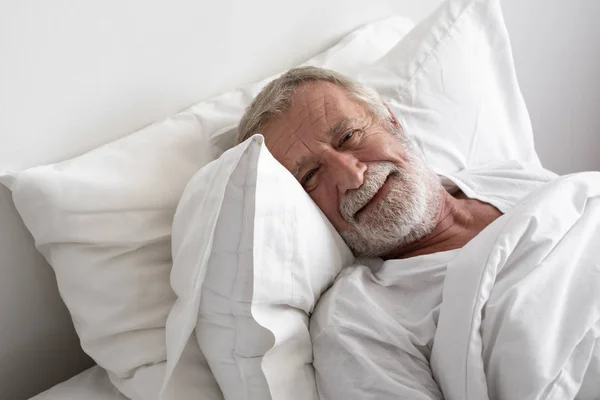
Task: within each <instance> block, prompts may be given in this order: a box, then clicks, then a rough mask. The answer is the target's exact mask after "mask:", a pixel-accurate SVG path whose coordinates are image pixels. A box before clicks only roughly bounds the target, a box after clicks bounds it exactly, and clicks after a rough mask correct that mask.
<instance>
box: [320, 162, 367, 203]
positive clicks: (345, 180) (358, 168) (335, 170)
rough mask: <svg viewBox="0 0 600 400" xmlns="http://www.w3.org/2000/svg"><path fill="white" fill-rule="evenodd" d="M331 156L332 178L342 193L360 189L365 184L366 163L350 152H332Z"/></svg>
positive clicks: (330, 168)
mask: <svg viewBox="0 0 600 400" xmlns="http://www.w3.org/2000/svg"><path fill="white" fill-rule="evenodd" d="M329 158H330V160H329V163H330V167H329V170H330V171H329V172H330V174H331V176H330V179H332V181H333V182H335V185H336V186H337V189H338V190H339V192H340V193H341V194H344V193H346V192H347V191H348V190H352V189H358V188H359V187H360V186H361V185H362V184H363V181H364V176H365V172H366V171H367V165H366V164H365V163H363V162H361V161H360V160H358V159H357V158H356V157H354V156H353V155H352V154H348V153H338V152H335V153H333V152H332V153H331V154H330V157H329Z"/></svg>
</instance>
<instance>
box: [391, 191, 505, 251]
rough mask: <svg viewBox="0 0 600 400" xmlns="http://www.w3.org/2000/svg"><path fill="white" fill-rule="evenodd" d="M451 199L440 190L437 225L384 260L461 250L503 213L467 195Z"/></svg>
mask: <svg viewBox="0 0 600 400" xmlns="http://www.w3.org/2000/svg"><path fill="white" fill-rule="evenodd" d="M457 197H458V198H455V197H452V196H451V195H450V194H449V193H448V192H446V191H445V190H443V189H442V191H441V196H440V206H439V208H438V212H437V215H436V225H435V227H434V228H433V230H432V231H431V233H429V234H428V235H427V236H425V237H423V238H421V239H419V240H417V241H415V242H412V243H409V244H407V245H405V246H402V247H400V248H398V249H395V250H394V251H392V252H391V253H390V254H389V255H387V256H385V257H384V259H395V258H409V257H416V256H420V255H424V254H431V253H438V252H440V251H447V250H454V249H458V248H461V247H463V246H464V245H465V244H467V243H468V242H469V241H470V240H471V239H473V238H474V237H475V236H477V234H479V232H481V231H482V230H483V229H485V227H487V226H488V225H489V224H490V223H492V222H493V221H494V220H496V218H498V217H500V216H501V215H502V213H501V212H500V211H499V210H498V209H497V208H496V207H494V206H492V205H490V204H487V203H484V202H481V201H479V200H474V199H468V198H466V196H457Z"/></svg>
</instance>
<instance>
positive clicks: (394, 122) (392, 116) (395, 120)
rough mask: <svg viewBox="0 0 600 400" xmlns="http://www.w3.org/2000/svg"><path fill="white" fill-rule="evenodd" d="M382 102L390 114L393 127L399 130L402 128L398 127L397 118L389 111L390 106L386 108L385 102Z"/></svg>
mask: <svg viewBox="0 0 600 400" xmlns="http://www.w3.org/2000/svg"><path fill="white" fill-rule="evenodd" d="M382 102H383V104H384V105H385V108H387V109H388V112H389V113H390V121H392V124H394V126H396V127H398V128H400V129H402V127H401V126H400V122H398V118H396V116H395V115H394V113H393V112H392V110H391V109H390V106H388V104H387V103H386V102H385V101H383V100H382Z"/></svg>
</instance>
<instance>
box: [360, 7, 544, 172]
mask: <svg viewBox="0 0 600 400" xmlns="http://www.w3.org/2000/svg"><path fill="white" fill-rule="evenodd" d="M359 79H360V80H361V81H363V82H365V83H366V84H368V85H370V86H371V87H373V88H374V89H375V90H377V92H379V94H380V95H381V96H382V97H383V99H384V100H385V101H386V102H387V103H388V105H389V106H390V108H391V110H392V111H393V112H394V114H395V115H396V117H397V118H398V120H399V121H400V124H401V125H402V127H403V128H404V129H405V131H406V133H407V134H408V135H409V136H411V137H412V138H414V139H415V141H416V142H417V143H418V145H419V146H420V147H421V149H422V150H423V152H424V153H425V156H426V158H427V162H428V164H429V165H430V166H431V167H432V168H433V169H434V170H435V171H436V172H438V173H442V172H445V173H451V172H457V171H460V170H462V169H465V168H468V167H473V166H480V165H483V164H488V163H493V162H497V161H505V160H511V159H512V160H518V161H521V162H522V163H533V164H535V165H536V166H541V165H540V161H539V158H538V156H537V154H536V152H535V149H534V144H533V132H532V128H531V122H530V119H529V114H528V112H527V108H526V106H525V102H524V100H523V96H522V94H521V91H520V89H519V84H518V82H517V76H516V73H515V68H514V65H513V58H512V51H511V47H510V41H509V37H508V33H507V30H506V27H505V25H504V20H503V17H502V11H501V9H500V4H499V2H498V1H486V0H478V1H471V0H452V1H448V2H445V3H444V4H442V6H441V7H440V8H439V9H438V10H437V11H436V12H435V13H433V14H432V15H431V16H430V17H429V18H427V19H426V20H424V21H422V22H421V23H419V24H418V25H417V26H416V27H415V28H414V29H413V30H412V31H411V32H410V33H409V34H408V35H407V36H406V37H405V38H403V39H401V40H400V41H399V42H398V44H397V45H396V46H395V47H394V48H393V49H392V50H391V51H390V52H389V53H388V54H387V55H386V56H385V57H384V58H382V59H381V60H379V61H378V62H377V63H375V64H374V65H372V66H370V67H368V68H366V70H365V71H363V72H362V73H361V74H360V77H359Z"/></svg>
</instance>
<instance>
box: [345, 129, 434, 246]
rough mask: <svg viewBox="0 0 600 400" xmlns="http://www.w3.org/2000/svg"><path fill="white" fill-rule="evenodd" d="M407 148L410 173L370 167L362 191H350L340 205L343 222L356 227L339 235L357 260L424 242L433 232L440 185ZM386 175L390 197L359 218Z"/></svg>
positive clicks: (386, 166)
mask: <svg viewBox="0 0 600 400" xmlns="http://www.w3.org/2000/svg"><path fill="white" fill-rule="evenodd" d="M401 141H402V142H403V143H404V142H406V140H401ZM404 145H405V152H406V157H407V160H408V169H406V170H402V169H400V168H399V167H398V166H397V165H396V164H394V163H392V162H388V161H382V162H378V163H375V164H370V165H369V168H368V170H367V172H366V174H365V176H364V181H363V184H362V185H361V187H360V188H358V189H356V190H352V191H349V192H348V193H347V194H346V195H345V196H344V197H343V198H342V200H341V201H340V213H341V215H342V217H343V218H344V219H345V220H346V221H347V222H348V223H349V224H350V225H351V226H352V227H353V228H354V230H352V231H341V232H340V234H341V235H342V237H343V238H344V240H345V241H346V243H347V244H348V246H349V247H350V249H351V250H352V251H353V252H354V254H355V255H356V256H359V257H361V256H362V257H382V256H384V255H386V254H388V253H390V252H391V251H392V250H394V249H396V248H398V247H401V246H404V245H407V244H409V243H412V242H414V241H416V240H419V239H421V238H423V237H424V236H426V235H428V234H429V233H431V231H432V230H433V228H434V227H435V223H436V221H435V219H436V215H437V211H438V207H439V203H440V193H441V184H440V180H439V178H438V176H437V175H436V174H435V173H434V172H433V171H432V170H431V169H430V168H429V167H428V166H427V165H426V164H425V162H424V160H423V159H422V158H421V157H420V156H419V154H418V152H417V150H416V149H415V148H414V147H413V146H412V144H411V143H404ZM388 176H389V177H390V180H389V191H388V193H386V194H385V196H384V197H383V198H381V199H379V202H378V204H377V205H376V206H371V207H370V208H371V209H369V210H366V211H364V214H361V215H359V216H358V217H357V218H355V214H356V212H357V211H358V210H360V209H361V208H362V207H364V205H365V204H367V203H368V202H369V201H370V200H371V199H372V198H373V196H375V194H376V193H377V192H378V191H379V189H380V188H381V186H383V184H384V183H385V181H386V179H387V178H388Z"/></svg>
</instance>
